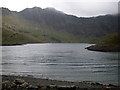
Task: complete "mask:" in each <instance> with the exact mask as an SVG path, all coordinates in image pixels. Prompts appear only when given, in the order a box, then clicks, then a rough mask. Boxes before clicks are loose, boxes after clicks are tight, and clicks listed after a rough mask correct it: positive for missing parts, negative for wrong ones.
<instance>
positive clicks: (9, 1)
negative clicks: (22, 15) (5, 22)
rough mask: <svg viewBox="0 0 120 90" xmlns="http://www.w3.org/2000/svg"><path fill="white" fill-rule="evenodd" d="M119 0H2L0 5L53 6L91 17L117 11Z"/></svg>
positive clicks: (21, 7) (14, 9) (21, 6)
mask: <svg viewBox="0 0 120 90" xmlns="http://www.w3.org/2000/svg"><path fill="white" fill-rule="evenodd" d="M118 1H119V0H2V4H0V5H1V6H2V7H6V8H9V9H10V10H13V11H21V10H23V9H25V8H32V7H35V6H37V7H41V8H46V7H53V8H55V9H57V10H60V11H63V12H64V13H67V14H72V15H76V16H78V17H91V16H97V15H105V14H116V13H117V12H118Z"/></svg>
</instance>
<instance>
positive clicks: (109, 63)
mask: <svg viewBox="0 0 120 90" xmlns="http://www.w3.org/2000/svg"><path fill="white" fill-rule="evenodd" d="M90 45H91V44H49V43H48V44H28V45H22V46H3V47H2V53H3V56H2V73H3V74H14V75H33V76H34V77H40V78H50V79H57V80H68V81H95V82H101V83H104V84H110V83H111V84H115V85H117V84H118V53H110V52H95V51H88V50H86V49H85V47H88V46H90Z"/></svg>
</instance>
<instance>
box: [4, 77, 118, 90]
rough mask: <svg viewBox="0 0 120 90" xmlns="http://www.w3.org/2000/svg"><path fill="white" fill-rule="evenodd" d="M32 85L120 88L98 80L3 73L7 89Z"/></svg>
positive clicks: (70, 88)
mask: <svg viewBox="0 0 120 90" xmlns="http://www.w3.org/2000/svg"><path fill="white" fill-rule="evenodd" d="M21 82H22V83H21ZM13 83H14V84H13ZM10 86H11V87H10ZM30 86H32V88H38V89H34V90H47V89H40V88H43V87H44V88H48V87H49V88H54V90H81V89H80V88H86V89H85V90H92V89H93V88H101V89H102V90H106V89H107V90H111V88H114V89H115V90H119V89H120V87H119V86H115V85H111V84H109V85H103V84H100V83H98V82H87V81H83V82H69V81H58V80H50V79H41V78H34V77H31V76H10V75H2V87H3V88H4V89H6V90H20V89H16V88H22V90H29V89H25V88H28V87H30ZM8 87H9V88H8ZM58 88H59V89H58ZM30 90H31V89H30ZM32 90H33V89H32ZM49 90H53V89H49ZM82 90H83V89H82ZM95 90H97V89H95Z"/></svg>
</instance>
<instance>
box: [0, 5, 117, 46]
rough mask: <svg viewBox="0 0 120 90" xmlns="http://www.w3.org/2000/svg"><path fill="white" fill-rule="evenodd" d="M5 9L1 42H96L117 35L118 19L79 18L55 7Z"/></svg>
mask: <svg viewBox="0 0 120 90" xmlns="http://www.w3.org/2000/svg"><path fill="white" fill-rule="evenodd" d="M1 9H2V14H1V13H0V15H2V28H3V30H2V31H3V32H2V34H3V35H2V37H3V41H2V43H3V44H4V45H5V44H6V45H7V44H22V43H35V42H36V43H39V42H41V43H82V42H85V43H86V42H87V43H93V42H94V43H95V42H96V41H98V40H99V39H101V38H102V37H104V36H106V35H108V34H111V33H115V32H116V30H117V22H116V20H117V16H112V15H105V16H99V17H91V18H78V17H76V16H72V15H67V14H65V13H62V12H60V11H57V10H55V9H52V8H46V9H41V8H38V7H34V8H26V9H24V10H23V11H21V12H15V11H10V10H9V9H7V8H0V10H1Z"/></svg>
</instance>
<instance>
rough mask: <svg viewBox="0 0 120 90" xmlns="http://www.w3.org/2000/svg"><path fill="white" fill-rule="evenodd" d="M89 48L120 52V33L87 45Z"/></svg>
mask: <svg viewBox="0 0 120 90" xmlns="http://www.w3.org/2000/svg"><path fill="white" fill-rule="evenodd" d="M87 49H88V50H93V51H104V52H108V51H111V52H119V51H120V33H115V34H112V35H109V36H106V37H105V38H104V39H103V40H101V41H100V42H99V43H97V44H96V45H94V46H90V47H87Z"/></svg>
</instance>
